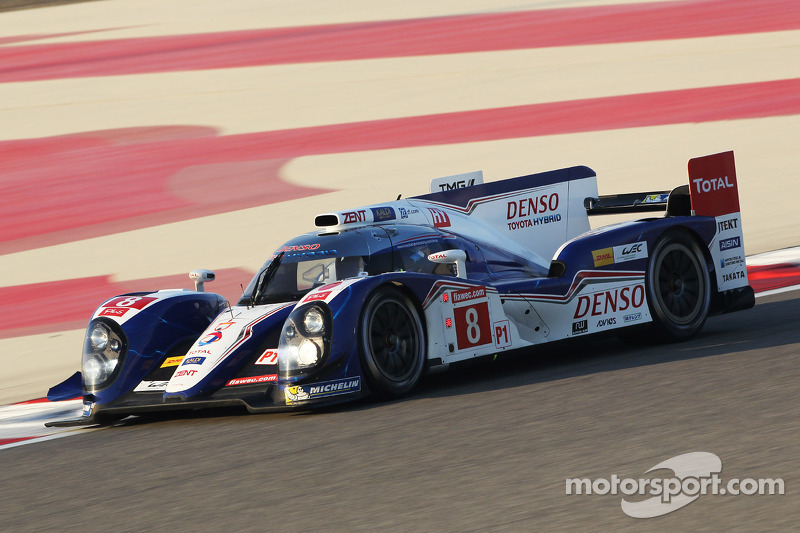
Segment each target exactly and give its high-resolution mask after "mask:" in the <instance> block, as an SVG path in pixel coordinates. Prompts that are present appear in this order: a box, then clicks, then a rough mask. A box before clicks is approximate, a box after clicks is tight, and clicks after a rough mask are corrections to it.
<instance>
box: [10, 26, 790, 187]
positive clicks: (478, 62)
mask: <svg viewBox="0 0 800 533" xmlns="http://www.w3.org/2000/svg"><path fill="white" fill-rule="evenodd" d="M730 50H737V52H736V53H731V52H730ZM787 54H789V55H791V54H794V55H798V54H800V31H787V32H776V33H762V34H752V35H742V36H724V37H709V38H702V39H678V40H670V41H655V42H637V43H626V44H608V45H595V46H576V47H562V48H543V49H534V50H508V51H499V52H480V53H468V54H452V55H441V56H422V57H403V58H387V59H369V60H361V61H341V62H330V63H311V64H296V65H275V66H265V67H248V68H236V69H220V70H203V71H193V72H168V73H158V74H137V75H128V76H109V77H98V78H78V79H60V80H46V81H36V82H17V83H3V84H0V102H2V104H1V105H0V124H3V125H4V126H6V127H4V128H2V129H0V140H5V139H23V138H33V137H44V136H49V135H61V134H68V133H74V132H82V131H95V130H104V129H113V128H131V127H142V126H157V125H174V124H181V125H202V126H212V127H216V128H219V130H220V132H221V134H238V133H252V132H259V131H273V130H281V129H291V128H301V127H311V126H320V125H328V124H341V123H351V122H360V121H369V120H381V119H390V118H399V117H408V116H420V115H429V114H436V113H449V112H460V111H472V110H477V109H489V108H497V107H506V106H518V105H528V104H538V103H545V102H556V101H566V100H580V99H587V98H598V97H607V96H617V95H623V94H637V93H644V92H657V91H670V90H678V89H689V88H697V87H710V86H719V85H730V84H739V83H751V82H758V81H771V80H778V79H788V78H797V77H800V61H785V60H776V58H779V57H786V55H787ZM319 80H325V83H319ZM245 110H246V111H245ZM34 116H35V117H36V119H35V120H32V117H34ZM702 153H705V152H704V151H703V152H702ZM692 155H694V154H692ZM469 170H472V169H469ZM448 172H450V171H448ZM450 173H452V172H450ZM328 175H330V174H328Z"/></svg>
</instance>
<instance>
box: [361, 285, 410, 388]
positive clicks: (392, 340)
mask: <svg viewBox="0 0 800 533" xmlns="http://www.w3.org/2000/svg"><path fill="white" fill-rule="evenodd" d="M359 338H360V348H361V365H362V367H363V372H364V378H365V379H366V380H367V383H368V385H369V387H370V390H371V391H372V393H373V394H374V395H375V396H377V397H379V398H395V397H398V396H401V395H403V394H405V393H407V392H408V391H410V390H411V389H412V388H414V386H415V385H416V384H417V381H419V378H420V376H421V375H422V370H423V367H424V363H425V336H424V330H423V327H422V322H421V321H420V317H419V313H418V312H417V310H416V307H415V306H414V304H413V303H412V302H411V300H410V299H409V298H408V297H407V296H406V295H405V294H403V293H402V292H401V291H399V290H398V289H395V288H393V287H381V288H379V289H378V290H377V291H375V292H374V293H373V294H372V295H371V296H370V297H369V298H368V299H367V303H366V305H365V306H364V310H363V313H362V316H361V323H360V336H359Z"/></svg>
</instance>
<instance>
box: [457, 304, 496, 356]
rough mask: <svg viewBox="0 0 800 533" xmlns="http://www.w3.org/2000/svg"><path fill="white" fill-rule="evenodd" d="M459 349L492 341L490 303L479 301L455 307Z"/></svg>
mask: <svg viewBox="0 0 800 533" xmlns="http://www.w3.org/2000/svg"><path fill="white" fill-rule="evenodd" d="M453 318H454V320H455V324H456V340H457V342H458V349H459V350H464V349H466V348H473V347H475V346H482V345H484V344H490V343H491V342H492V330H491V324H490V321H489V304H488V303H487V302H479V303H476V304H472V305H465V306H463V307H456V308H454V309H453Z"/></svg>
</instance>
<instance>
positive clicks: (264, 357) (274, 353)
mask: <svg viewBox="0 0 800 533" xmlns="http://www.w3.org/2000/svg"><path fill="white" fill-rule="evenodd" d="M254 364H256V365H277V364H278V350H277V349H275V348H270V349H269V350H266V351H264V353H263V354H261V355H260V356H259V357H258V359H256V362H255V363H254Z"/></svg>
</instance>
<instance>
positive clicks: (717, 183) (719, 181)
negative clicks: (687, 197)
mask: <svg viewBox="0 0 800 533" xmlns="http://www.w3.org/2000/svg"><path fill="white" fill-rule="evenodd" d="M692 183H694V186H695V189H696V190H697V192H698V193H700V192H711V191H719V190H722V189H730V188H731V187H734V184H733V183H731V181H730V178H728V176H723V177H721V178H709V179H703V178H697V179H694V180H692Z"/></svg>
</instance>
